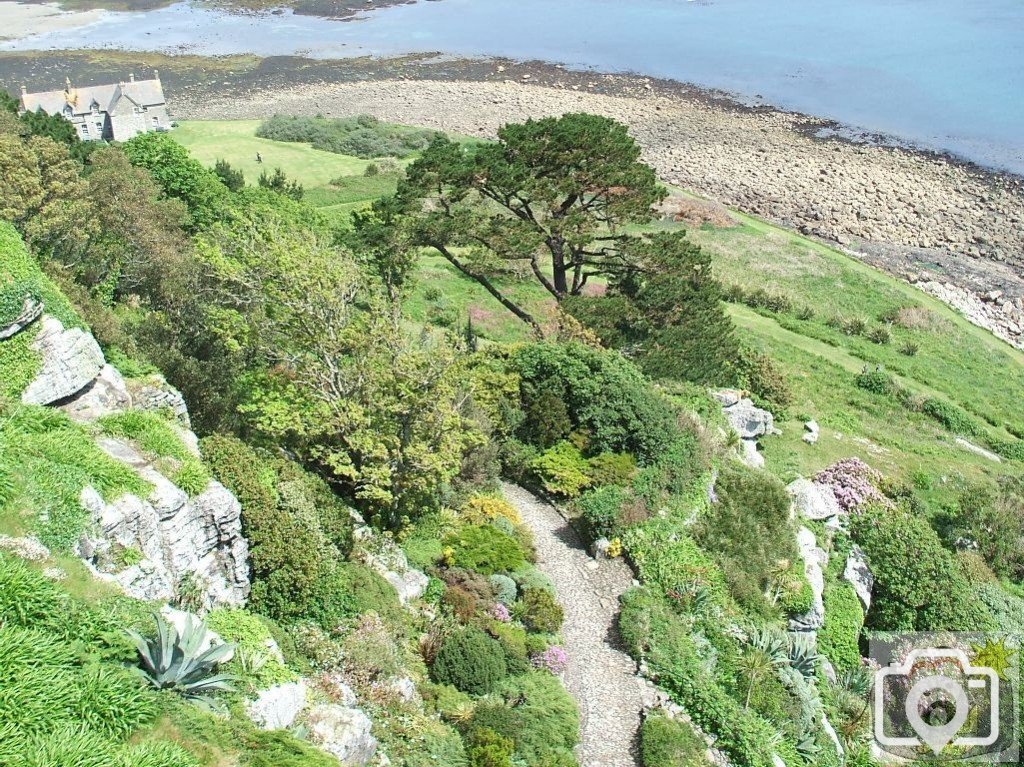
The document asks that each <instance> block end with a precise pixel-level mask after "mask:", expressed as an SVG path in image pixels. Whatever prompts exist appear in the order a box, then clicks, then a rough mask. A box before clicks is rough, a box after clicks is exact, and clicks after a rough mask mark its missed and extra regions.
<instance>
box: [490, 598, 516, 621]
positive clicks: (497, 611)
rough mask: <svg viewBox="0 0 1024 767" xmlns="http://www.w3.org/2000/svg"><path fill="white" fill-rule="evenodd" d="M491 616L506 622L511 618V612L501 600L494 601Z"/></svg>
mask: <svg viewBox="0 0 1024 767" xmlns="http://www.w3.org/2000/svg"><path fill="white" fill-rule="evenodd" d="M491 617H492V618H494V620H496V621H499V622H501V623H508V622H509V621H511V620H512V613H511V612H509V609H508V607H506V606H505V605H503V604H502V603H501V602H496V603H495V605H494V607H492V608H491Z"/></svg>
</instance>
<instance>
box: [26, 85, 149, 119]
mask: <svg viewBox="0 0 1024 767" xmlns="http://www.w3.org/2000/svg"><path fill="white" fill-rule="evenodd" d="M122 97H126V98H127V99H128V100H130V101H131V102H132V103H133V104H135V105H136V106H140V107H151V106H159V105H163V104H164V103H166V100H165V99H164V89H163V86H162V85H161V84H160V80H159V79H153V80H132V81H130V82H126V83H117V84H116V85H92V86H87V87H85V88H75V87H72V86H70V85H69V87H68V88H66V89H65V90H61V91H43V92H42V93H22V94H21V106H22V108H23V109H25V110H26V111H29V112H35V111H36V110H37V109H42V110H43V111H44V112H46V113H47V114H51V115H53V114H63V113H64V108H65V107H67V106H70V107H71V113H72V114H73V115H85V114H89V113H90V112H91V111H92V104H93V102H95V103H96V104H98V108H99V111H101V112H111V111H113V109H114V107H115V106H117V102H118V101H120V100H121V98H122Z"/></svg>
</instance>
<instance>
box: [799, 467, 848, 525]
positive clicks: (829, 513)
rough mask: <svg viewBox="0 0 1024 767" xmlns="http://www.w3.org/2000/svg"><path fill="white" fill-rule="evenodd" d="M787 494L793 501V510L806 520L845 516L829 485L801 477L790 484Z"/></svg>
mask: <svg viewBox="0 0 1024 767" xmlns="http://www.w3.org/2000/svg"><path fill="white" fill-rule="evenodd" d="M786 492H788V493H789V497H790V498H792V499H793V510H794V511H795V512H796V513H797V515H799V516H801V517H803V518H804V519H812V520H823V519H831V518H832V517H838V516H840V515H842V514H844V512H843V510H842V508H840V506H839V501H837V500H836V494H835V493H834V492H832V488H830V487H829V486H828V485H822V484H819V483H817V482H812V481H811V480H809V479H804V478H803V477H801V478H799V479H795V480H793V481H792V482H790V483H789V485H788V486H787V487H786Z"/></svg>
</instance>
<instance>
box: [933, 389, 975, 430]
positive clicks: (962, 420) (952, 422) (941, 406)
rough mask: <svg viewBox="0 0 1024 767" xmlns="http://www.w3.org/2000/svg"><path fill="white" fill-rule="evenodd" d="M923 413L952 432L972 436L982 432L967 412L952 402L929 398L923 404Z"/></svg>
mask: <svg viewBox="0 0 1024 767" xmlns="http://www.w3.org/2000/svg"><path fill="white" fill-rule="evenodd" d="M921 412H923V413H925V414H926V415H929V416H931V417H932V418H934V419H935V420H936V421H938V422H939V423H941V424H942V425H943V426H945V427H946V428H947V429H949V430H950V431H951V432H954V433H956V434H963V435H965V436H972V435H974V434H979V433H980V432H981V427H980V426H979V425H978V422H977V421H976V420H974V418H972V417H971V416H969V415H968V414H967V412H966V411H965V410H964V409H963V408H962V407H960V406H959V405H955V404H953V403H952V402H946V401H945V400H940V399H935V398H934V397H929V398H928V399H926V400H925V401H924V402H923V403H921Z"/></svg>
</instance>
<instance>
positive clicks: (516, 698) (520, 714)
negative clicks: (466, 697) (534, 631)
mask: <svg viewBox="0 0 1024 767" xmlns="http://www.w3.org/2000/svg"><path fill="white" fill-rule="evenodd" d="M495 693H496V694H497V695H498V696H499V697H500V698H501V702H500V703H488V704H482V705H480V706H478V707H477V711H476V713H475V715H474V716H473V719H472V721H471V722H470V724H469V727H470V730H471V731H472V730H475V729H478V728H486V729H489V730H492V731H493V732H496V733H497V734H498V735H500V736H502V737H505V738H508V739H510V740H511V741H512V742H513V744H514V753H515V756H517V757H518V758H519V759H521V760H522V761H523V763H524V764H531V765H552V766H553V767H563V766H564V767H569V765H573V764H575V760H574V759H573V758H572V749H573V747H575V745H576V742H577V740H578V737H579V735H578V733H579V713H578V711H577V709H576V704H575V702H574V701H573V699H572V698H571V697H569V693H567V692H566V691H565V688H564V687H562V684H561V682H559V681H558V679H556V678H555V677H553V676H551V675H550V674H548V673H546V672H540V671H531V672H529V673H527V674H524V675H522V676H518V677H511V678H509V679H506V680H505V681H504V682H502V683H501V684H500V685H498V686H497V688H496V689H495Z"/></svg>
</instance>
